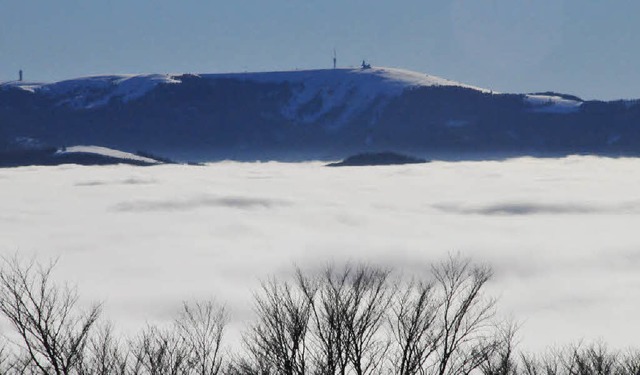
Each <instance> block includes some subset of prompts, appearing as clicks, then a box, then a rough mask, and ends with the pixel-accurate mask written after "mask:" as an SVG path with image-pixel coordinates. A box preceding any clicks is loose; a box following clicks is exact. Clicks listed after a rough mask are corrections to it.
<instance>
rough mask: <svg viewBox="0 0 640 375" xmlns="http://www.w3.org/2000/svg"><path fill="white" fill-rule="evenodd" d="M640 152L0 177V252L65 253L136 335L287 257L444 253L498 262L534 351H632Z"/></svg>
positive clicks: (242, 289)
mask: <svg viewBox="0 0 640 375" xmlns="http://www.w3.org/2000/svg"><path fill="white" fill-rule="evenodd" d="M638 171H640V159H606V158H595V157H569V158H564V159H530V158H524V159H516V160H509V161H503V162H499V161H487V162H457V163H447V162H434V163H429V164H424V165H411V166H391V167H367V168H324V167H323V166H322V164H320V163H305V164H283V163H231V162H228V163H227V162H225V163H217V164H212V165H208V166H205V167H196V166H175V165H166V166H156V167H149V168H139V167H130V166H111V167H79V166H61V167H28V168H15V169H3V170H0V191H1V192H2V194H0V205H1V206H0V207H2V210H1V211H0V253H2V254H4V255H11V254H13V253H15V252H18V253H20V254H22V255H24V256H31V255H33V254H36V255H37V256H38V258H39V259H45V260H46V259H49V258H51V257H60V261H59V266H58V272H57V277H58V278H59V279H60V280H65V281H70V282H73V283H76V284H77V285H78V287H79V289H80V292H81V295H82V296H83V297H84V298H85V299H86V300H87V301H89V300H92V299H94V300H104V301H105V309H106V315H107V316H108V317H109V318H110V319H112V320H114V321H115V322H116V323H117V325H119V326H120V327H122V328H123V330H126V331H130V330H134V329H137V328H140V327H142V325H143V324H144V322H145V321H162V320H165V319H169V318H170V317H171V315H172V313H173V311H174V310H175V309H176V308H177V307H178V306H179V303H180V301H182V300H185V299H193V298H208V297H212V296H215V297H216V298H217V299H218V300H221V301H227V302H228V304H229V306H230V308H231V310H232V311H234V312H235V319H236V321H235V323H236V325H235V326H236V327H237V326H240V324H241V322H242V320H243V319H247V318H248V317H249V316H250V312H251V306H250V300H251V291H252V290H254V289H256V287H257V286H258V284H259V280H260V279H262V278H265V277H267V276H268V275H273V274H275V275H282V276H286V275H288V274H290V272H291V271H292V265H293V264H294V263H295V264H299V265H301V266H303V267H309V268H314V267H321V266H323V265H325V264H326V263H328V262H343V261H347V260H353V261H359V260H363V261H368V262H371V263H378V264H383V265H390V266H394V267H397V268H401V269H404V270H406V271H407V272H412V273H426V272H428V265H429V264H430V263H432V262H434V261H437V260H440V259H441V258H442V257H443V256H445V255H446V254H447V252H461V253H463V254H464V255H468V256H470V257H472V258H474V259H476V260H477V261H481V262H486V263H489V264H490V265H491V266H493V267H494V269H495V273H496V275H495V279H494V281H493V282H492V284H491V292H492V293H494V294H495V295H498V296H499V297H500V305H499V306H500V308H501V311H502V312H503V313H505V314H510V315H512V316H513V317H514V318H516V319H518V320H521V321H523V322H524V325H523V328H522V330H521V337H522V344H523V346H525V347H528V348H532V349H539V348H542V347H543V346H546V345H548V344H555V343H558V344H560V343H566V342H570V341H576V340H579V339H581V338H585V339H595V338H603V339H604V340H606V341H607V342H609V343H610V344H611V345H613V346H620V347H622V346H626V345H632V344H637V337H636V333H637V332H635V330H633V329H629V328H630V327H640V314H638V311H640V273H639V272H638V270H639V269H640V236H638V235H637V231H638V229H637V228H638V224H640V193H639V192H638V186H640V173H639V172H638Z"/></svg>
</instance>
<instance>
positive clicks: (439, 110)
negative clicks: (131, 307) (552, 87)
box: [0, 67, 640, 161]
mask: <svg viewBox="0 0 640 375" xmlns="http://www.w3.org/2000/svg"><path fill="white" fill-rule="evenodd" d="M639 127H640V105H639V103H638V101H622V100H621V101H613V102H603V101H583V100H582V99H580V98H578V97H575V96H571V95H566V94H559V93H552V92H542V93H533V94H509V93H498V92H494V91H491V90H487V89H482V88H478V87H474V86H470V85H466V84H463V83H459V82H455V81H450V80H447V79H444V78H440V77H436V76H431V75H428V74H423V73H416V72H411V71H407V70H402V69H396V68H380V67H374V68H371V69H335V70H333V69H321V70H301V71H282V72H258V73H217V74H179V75H177V74H144V75H104V76H94V77H84V78H78V79H71V80H64V81H59V82H54V83H48V84H46V83H32V82H9V83H3V84H0V147H4V148H10V147H12V144H13V143H14V140H15V139H17V138H32V139H36V140H38V141H40V142H43V143H45V144H49V145H56V146H62V145H70V144H94V145H98V146H104V147H113V148H116V149H122V150H125V151H127V150H130V151H137V150H145V151H149V152H153V153H157V154H160V155H166V156H168V157H170V158H173V159H178V160H180V159H183V160H184V159H195V160H199V161H203V160H204V161H206V160H219V159H238V160H255V159H265V160H272V159H273V160H309V159H326V160H332V159H333V160H335V159H338V158H342V157H344V156H347V155H350V154H353V153H357V152H369V151H381V150H394V151H397V152H411V153H413V154H416V155H420V156H426V157H429V158H431V157H432V155H434V154H443V155H444V154H451V155H465V154H467V155H473V154H477V155H488V154H507V155H513V156H522V155H538V154H539V155H546V154H569V153H593V154H613V155H635V154H636V152H637V150H640V129H639Z"/></svg>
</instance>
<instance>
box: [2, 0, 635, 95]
mask: <svg viewBox="0 0 640 375" xmlns="http://www.w3.org/2000/svg"><path fill="white" fill-rule="evenodd" d="M639 12H640V3H638V2H637V1H635V0H618V1H615V2H605V1H582V0H537V1H513V0H488V1H474V0H431V1H423V0H405V1H402V2H401V3H399V2H393V1H386V0H366V1H365V0H352V1H348V2H345V1H339V0H325V1H290V0H272V1H269V2H264V1H261V0H243V1H196V0H187V1H180V2H176V1H169V0H155V1H149V0H146V1H145V0H139V1H127V0H110V1H77V0H58V1H50V2H46V1H11V0H0V55H1V56H2V59H0V81H4V80H13V79H17V77H18V70H19V69H23V70H24V73H25V79H27V80H36V81H54V80H62V79H69V78H75V77H80V76H86V75H98V74H114V73H187V72H190V73H212V72H238V71H267V70H294V69H296V68H300V69H317V68H330V67H331V65H332V57H333V49H334V48H336V49H337V52H338V64H339V66H343V67H347V66H357V65H359V64H360V62H361V61H362V59H366V60H367V61H369V62H371V63H372V64H373V65H377V66H392V67H399V68H405V69H409V70H414V71H418V72H422V73H428V74H432V75H436V76H441V77H444V78H448V79H452V80H455V81H460V82H464V83H468V84H471V85H475V86H479V87H485V88H488V89H492V90H494V91H500V92H516V93H524V92H527V93H528V92H540V91H547V90H553V91H559V92H564V93H569V94H575V95H579V96H581V97H584V98H586V99H618V98H640V89H639V87H640V70H638V69H636V67H637V66H638V64H640V51H638V49H637V48H635V46H636V45H637V35H638V34H639V33H640V24H639V23H638V22H637V19H636V18H637V17H636V15H637V14H638V13H639Z"/></svg>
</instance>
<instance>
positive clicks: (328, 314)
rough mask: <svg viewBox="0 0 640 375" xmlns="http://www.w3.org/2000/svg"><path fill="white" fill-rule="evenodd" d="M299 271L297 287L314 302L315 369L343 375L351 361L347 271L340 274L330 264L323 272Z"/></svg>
mask: <svg viewBox="0 0 640 375" xmlns="http://www.w3.org/2000/svg"><path fill="white" fill-rule="evenodd" d="M296 275H297V284H298V287H299V288H300V290H301V292H302V294H303V295H304V297H305V298H306V299H307V301H308V303H309V304H310V306H311V318H310V329H311V331H312V337H313V339H312V340H311V349H312V350H311V351H310V357H311V360H312V362H313V366H314V373H316V374H331V375H334V374H340V375H344V374H345V373H346V371H347V370H346V369H347V365H348V363H349V359H348V345H349V343H348V335H347V332H346V327H345V325H346V321H345V319H344V315H345V313H344V307H343V300H344V299H346V295H347V293H348V286H347V276H348V273H347V272H344V273H343V274H342V275H341V276H340V277H337V276H336V275H335V272H334V270H333V268H332V267H327V269H326V270H325V272H324V274H323V275H320V276H312V277H310V276H307V275H305V274H304V273H303V272H302V271H301V270H300V269H297V272H296Z"/></svg>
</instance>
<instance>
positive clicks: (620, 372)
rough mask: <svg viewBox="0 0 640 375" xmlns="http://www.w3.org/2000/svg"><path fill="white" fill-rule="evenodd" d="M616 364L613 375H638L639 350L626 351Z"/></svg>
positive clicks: (639, 373)
mask: <svg viewBox="0 0 640 375" xmlns="http://www.w3.org/2000/svg"><path fill="white" fill-rule="evenodd" d="M618 363H619V364H618V368H617V369H616V371H615V372H614V375H640V350H637V349H636V350H631V349H629V350H627V351H626V352H625V353H623V354H621V355H620V360H619V362H618Z"/></svg>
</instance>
